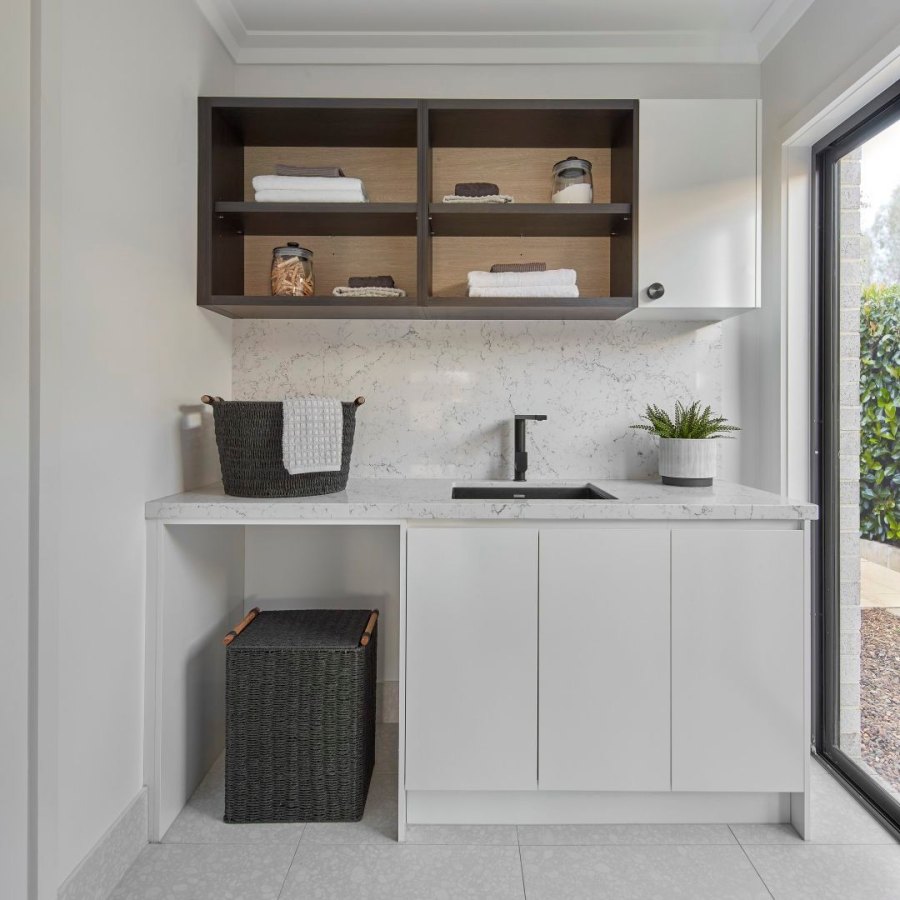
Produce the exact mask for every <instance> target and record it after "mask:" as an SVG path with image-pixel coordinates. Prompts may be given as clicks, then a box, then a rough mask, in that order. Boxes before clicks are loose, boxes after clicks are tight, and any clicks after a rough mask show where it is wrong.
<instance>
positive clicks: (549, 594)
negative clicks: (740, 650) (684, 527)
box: [539, 529, 670, 791]
mask: <svg viewBox="0 0 900 900" xmlns="http://www.w3.org/2000/svg"><path fill="white" fill-rule="evenodd" d="M669 534H670V533H669V531H668V530H667V529H666V530H662V529H661V530H650V529H647V530H643V529H641V530H637V529H631V530H605V529H603V530H601V529H597V530H566V529H563V530H559V531H557V530H543V531H541V533H540V561H541V565H540V616H539V621H540V628H539V635H540V640H539V646H540V666H539V668H540V707H539V710H540V712H539V722H540V726H539V734H540V738H539V743H540V753H539V760H540V772H539V785H540V788H541V789H542V790H557V791H667V790H669V788H670V740H669V725H670V718H669V712H670V705H669V701H670V696H669V674H670V672H669V540H670V537H669Z"/></svg>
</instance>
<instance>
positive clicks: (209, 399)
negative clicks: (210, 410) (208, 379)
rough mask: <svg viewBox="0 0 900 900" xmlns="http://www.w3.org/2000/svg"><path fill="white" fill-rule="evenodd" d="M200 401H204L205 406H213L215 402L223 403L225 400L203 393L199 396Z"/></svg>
mask: <svg viewBox="0 0 900 900" xmlns="http://www.w3.org/2000/svg"><path fill="white" fill-rule="evenodd" d="M200 402H201V403H205V404H206V405H207V406H215V404H216V403H224V402H225V401H224V400H223V399H222V398H221V397H213V396H212V394H204V395H203V396H202V397H201V398H200Z"/></svg>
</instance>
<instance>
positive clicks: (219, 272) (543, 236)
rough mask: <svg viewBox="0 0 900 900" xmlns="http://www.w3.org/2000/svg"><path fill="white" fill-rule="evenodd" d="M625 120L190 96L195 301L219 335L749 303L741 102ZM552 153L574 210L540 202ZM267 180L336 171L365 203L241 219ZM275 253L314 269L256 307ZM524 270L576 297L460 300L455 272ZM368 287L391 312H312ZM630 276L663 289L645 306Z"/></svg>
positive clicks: (750, 129)
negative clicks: (573, 178) (259, 178)
mask: <svg viewBox="0 0 900 900" xmlns="http://www.w3.org/2000/svg"><path fill="white" fill-rule="evenodd" d="M751 107H752V117H751V118H748V115H749V114H748V112H747V110H750V109H751ZM640 108H641V122H640V129H639V123H638V102H637V101H634V100H611V101H599V100H598V101H581V100H578V101H566V100H541V101H515V100H505V101H447V100H434V101H421V100H313V99H247V98H231V99H228V98H226V99H219V98H212V99H201V101H200V148H199V150H200V154H199V219H198V224H199V258H198V303H199V305H200V306H202V307H204V308H206V309H210V310H213V311H215V312H219V313H222V314H223V315H227V316H231V317H235V318H436V319H448V318H468V319H495V318H510V319H517V318H518V319H569V318H571V319H615V318H619V317H620V316H623V315H625V314H628V313H634V314H638V315H641V316H642V317H644V318H647V317H660V318H666V317H672V316H673V311H674V315H676V316H680V317H687V318H690V317H693V318H706V319H709V318H719V317H721V316H722V315H729V314H731V313H732V312H733V311H735V310H743V309H746V308H749V307H751V306H753V305H755V302H756V300H755V298H756V275H755V273H756V252H757V242H756V230H755V229H756V222H757V214H756V203H757V201H756V181H755V179H756V159H757V153H756V114H755V109H756V105H755V102H754V101H690V102H687V103H686V104H685V103H684V102H682V101H652V102H647V103H642V104H641V105H640ZM645 117H646V124H645V121H644V120H645ZM639 135H640V136H639ZM567 156H579V157H583V158H586V159H589V160H590V161H591V162H592V164H593V182H594V185H593V186H594V194H593V202H592V203H586V204H554V203H551V202H550V196H551V171H552V168H553V165H554V163H556V162H557V161H559V160H560V159H563V158H565V157H567ZM278 163H284V164H289V165H295V166H323V165H329V166H334V165H338V166H341V167H342V168H343V170H344V171H345V173H346V174H348V175H353V176H355V177H359V178H361V179H362V181H363V182H364V184H365V187H366V190H367V193H368V197H369V202H368V203H257V202H255V201H254V192H253V187H252V183H251V182H252V178H253V176H254V175H259V174H272V173H273V172H274V170H275V166H276V165H277V164H278ZM748 179H749V180H748ZM460 181H490V182H496V183H497V184H499V185H500V186H501V190H502V192H503V193H506V194H510V195H512V196H513V197H514V198H515V202H514V203H510V204H504V205H500V204H496V205H488V204H448V203H443V202H442V200H443V197H444V196H445V195H446V194H451V193H453V189H454V185H455V184H456V183H457V182H460ZM751 182H752V183H751ZM638 206H640V210H639V209H638ZM639 211H640V218H641V221H640V228H639V230H638V229H637V228H636V225H637V223H638V212H639ZM648 220H649V221H648ZM638 235H639V236H640V239H639V240H638V239H637V236H638ZM289 240H291V241H297V242H298V243H300V244H301V246H304V247H308V248H309V249H311V250H313V252H314V254H315V256H314V267H315V276H316V295H315V296H312V297H302V298H294V297H273V296H271V295H270V291H269V266H270V261H271V251H272V248H273V247H276V246H278V245H280V244H284V243H285V242H287V241H289ZM639 257H640V263H639ZM533 260H541V261H544V262H546V263H547V266H548V267H550V268H572V269H575V270H576V271H577V273H578V285H579V291H580V296H579V297H578V298H575V299H559V298H550V297H535V298H527V299H523V298H512V297H497V298H490V299H486V298H470V297H468V296H467V291H466V287H467V285H466V276H467V273H468V272H469V271H470V270H473V269H488V268H490V266H491V265H492V264H494V263H498V262H500V263H509V262H528V261H533ZM383 273H390V274H391V275H392V276H393V278H394V280H395V282H396V284H397V286H398V287H400V288H402V289H403V290H405V291H406V294H407V296H406V297H405V298H403V299H384V298H369V297H366V298H361V297H353V298H347V297H343V298H342V297H335V296H332V290H333V288H335V287H337V286H339V285H345V284H346V283H347V278H348V277H349V276H352V275H369V274H383ZM751 276H752V283H751V282H750V281H748V278H750V277H751ZM650 279H652V282H660V283H663V284H664V285H666V292H665V296H664V297H663V298H662V299H660V300H658V301H651V300H650V299H649V297H648V296H647V292H646V288H647V286H648V285H649V284H650V283H651V281H650ZM645 281H646V282H647V284H644V282H645ZM698 308H699V310H700V313H701V314H700V315H694V314H693V312H692V310H694V311H696V309H698Z"/></svg>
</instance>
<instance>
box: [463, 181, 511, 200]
mask: <svg viewBox="0 0 900 900" xmlns="http://www.w3.org/2000/svg"><path fill="white" fill-rule="evenodd" d="M453 193H454V194H456V196H457V197H493V196H494V195H495V194H499V193H500V188H499V187H498V186H497V185H496V184H493V183H492V182H490V181H461V182H459V184H457V185H456V187H455V188H454V190H453Z"/></svg>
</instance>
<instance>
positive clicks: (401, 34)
mask: <svg viewBox="0 0 900 900" xmlns="http://www.w3.org/2000/svg"><path fill="white" fill-rule="evenodd" d="M197 3H198V5H199V6H200V8H201V9H202V10H203V12H204V14H205V15H206V17H207V18H208V19H209V21H210V23H211V24H212V26H213V27H214V28H215V30H216V32H217V33H218V34H219V36H220V37H221V38H222V40H223V42H224V43H225V45H226V46H227V47H228V49H229V50H230V52H231V54H232V56H233V57H234V58H235V60H236V61H237V62H239V63H306V64H315V63H389V62H393V63H459V64H472V63H485V62H487V63H504V62H510V63H513V62H527V63H590V62H659V63H665V62H724V63H757V62H760V61H761V60H762V59H763V58H764V57H765V56H766V54H767V53H768V52H769V51H770V50H771V49H772V47H774V46H775V44H776V43H777V42H778V41H779V40H781V38H782V37H783V36H784V35H785V34H786V33H787V31H788V30H789V29H790V28H791V27H792V26H793V25H794V23H795V22H796V21H797V20H798V19H799V18H800V16H801V15H802V14H803V13H804V12H805V11H806V10H807V9H808V8H809V6H811V5H812V3H813V0H552V2H548V0H337V2H336V0H197Z"/></svg>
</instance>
